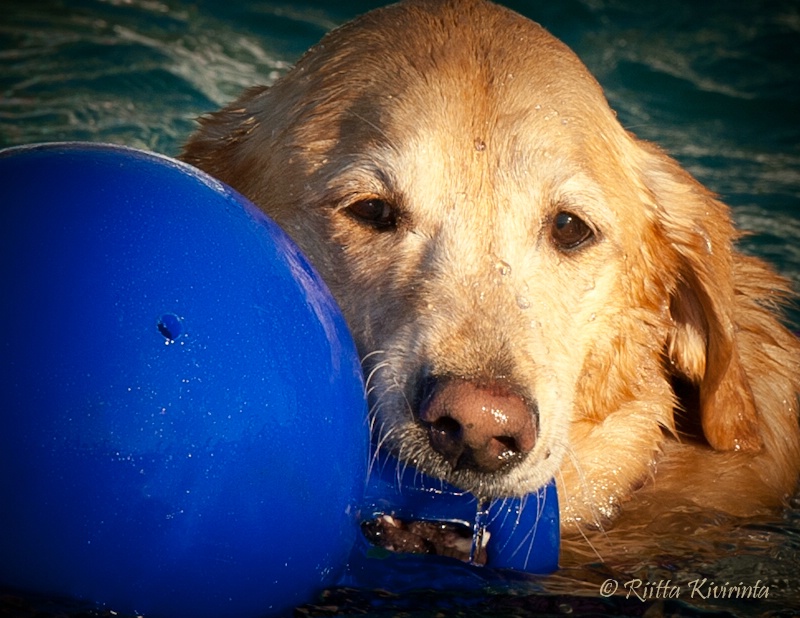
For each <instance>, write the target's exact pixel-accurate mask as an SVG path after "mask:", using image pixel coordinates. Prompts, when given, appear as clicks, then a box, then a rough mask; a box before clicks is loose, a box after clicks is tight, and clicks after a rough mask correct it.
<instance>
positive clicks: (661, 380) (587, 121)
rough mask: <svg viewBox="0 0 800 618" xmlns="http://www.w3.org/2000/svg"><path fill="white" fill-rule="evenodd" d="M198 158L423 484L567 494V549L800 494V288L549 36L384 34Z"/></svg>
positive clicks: (448, 21) (208, 130) (306, 65)
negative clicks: (620, 528) (258, 233)
mask: <svg viewBox="0 0 800 618" xmlns="http://www.w3.org/2000/svg"><path fill="white" fill-rule="evenodd" d="M184 159H185V160H186V161H188V162H190V163H192V164H194V165H196V166H198V167H200V168H202V169H204V170H206V171H208V172H210V173H211V174H212V175H214V176H216V177H217V178H219V179H221V180H223V181H224V182H226V183H228V184H230V185H232V186H233V187H234V188H236V189H238V190H239V191H240V192H241V193H243V194H244V195H245V196H247V197H248V198H250V199H251V200H252V201H254V202H255V203H256V204H258V205H259V206H260V207H261V208H263V209H264V210H265V211H266V212H267V213H268V214H269V215H271V216H272V217H273V218H274V219H275V220H277V222H278V223H279V224H280V225H281V226H282V227H283V228H284V229H285V230H286V231H287V232H288V233H289V234H290V235H291V236H292V237H293V238H294V240H295V241H296V242H297V243H298V244H299V245H300V246H301V248H302V249H303V250H304V251H305V252H306V254H307V255H308V256H309V257H310V259H311V260H312V262H313V263H314V264H315V266H316V267H317V269H318V270H319V271H320V273H321V274H322V276H323V278H324V279H325V281H326V282H327V283H328V285H329V286H330V288H331V290H332V291H333V294H334V295H335V297H336V299H337V300H338V302H339V304H340V306H341V308H342V310H343V312H344V315H345V317H346V318H347V320H348V322H349V325H350V327H351V329H352V332H353V335H354V337H355V340H356V342H357V344H358V347H359V351H360V353H361V355H362V356H363V364H364V370H365V375H366V376H367V377H368V381H367V384H368V390H369V397H370V407H371V421H372V427H373V431H374V432H375V435H376V441H377V443H379V444H380V447H381V448H383V449H389V450H391V451H392V452H394V453H395V454H397V456H398V457H399V458H400V459H401V460H403V461H406V462H410V463H412V464H413V465H415V466H417V467H418V468H420V469H422V470H424V471H426V472H427V473H428V474H430V475H433V476H437V477H441V478H443V479H446V480H448V481H450V482H451V483H453V484H455V485H457V486H459V487H462V488H464V489H467V490H470V491H472V492H474V493H476V494H477V495H479V496H485V497H492V496H508V495H513V496H517V495H523V494H526V493H528V492H530V491H532V490H535V489H536V488H538V487H540V486H541V485H543V484H544V483H546V482H547V481H548V480H549V479H551V478H553V477H555V479H556V481H557V484H558V489H559V495H560V501H561V511H562V525H563V527H564V529H565V531H570V530H577V529H581V528H586V527H598V526H604V525H607V524H608V522H609V521H611V520H613V519H614V518H615V517H617V515H618V512H619V511H620V510H623V511H624V510H625V509H627V508H634V507H635V506H636V504H637V503H640V502H641V501H642V500H646V502H647V504H650V505H653V508H656V509H669V508H672V507H673V506H675V505H677V504H695V505H699V506H700V507H702V508H707V509H713V510H718V511H722V512H726V513H732V514H734V515H737V516H746V515H752V514H757V513H760V512H763V511H764V510H765V509H770V508H774V507H777V506H779V505H781V504H782V503H784V501H785V500H786V499H787V497H788V496H789V495H790V494H791V493H792V492H793V491H794V489H795V485H796V482H797V476H798V468H799V467H800V440H799V437H800V433H799V432H798V421H797V399H798V390H800V376H798V368H799V367H800V345H798V341H797V339H796V338H795V337H794V335H792V334H791V333H790V332H789V331H788V330H787V329H785V328H784V327H783V326H782V325H781V324H780V323H779V321H778V318H777V317H776V315H777V312H778V309H779V306H780V304H781V302H782V301H783V299H784V297H785V296H786V295H787V294H788V290H787V286H786V284H785V282H784V281H783V280H781V279H780V278H779V277H778V276H776V275H775V274H773V273H772V272H771V271H770V270H769V269H768V268H767V267H766V266H765V265H764V264H763V263H762V262H760V261H759V260H757V259H755V258H752V257H746V256H744V255H742V254H740V253H738V252H737V251H736V249H735V248H734V242H735V240H736V238H737V232H736V231H735V230H734V228H733V226H732V223H731V217H730V213H729V210H728V208H727V207H726V206H725V205H724V204H722V203H721V202H720V201H718V200H717V199H716V198H715V196H714V195H712V194H711V193H710V192H709V191H708V190H706V189H705V188H703V187H702V186H701V185H700V184H699V183H698V182H697V181H696V180H695V179H694V178H692V177H691V176H690V175H689V174H688V173H687V172H686V171H684V170H683V169H682V168H681V167H680V166H679V165H678V164H677V163H676V162H675V161H674V160H672V159H671V158H669V157H668V156H667V155H665V154H664V153H663V152H662V151H660V150H659V149H658V148H657V147H655V146H653V145H651V144H648V143H645V142H642V141H640V140H638V139H637V138H636V137H635V136H633V135H632V134H630V133H629V132H627V131H626V130H624V129H623V128H622V127H621V126H620V124H619V123H618V121H617V120H616V117H615V114H614V113H613V112H612V111H611V109H610V108H609V105H608V103H607V102H606V100H605V98H604V95H603V92H602V90H601V88H600V86H599V85H598V84H597V82H596V81H595V79H594V78H593V77H592V76H591V75H590V74H589V73H588V71H587V69H586V68H585V67H584V66H583V64H582V63H581V62H580V60H579V59H578V58H577V57H576V56H575V55H574V54H573V53H572V52H571V51H570V50H569V49H568V48H567V47H566V46H564V45H563V44H562V43H561V42H559V41H558V40H556V39H555V38H554V37H552V36H551V35H550V34H548V33H547V32H546V31H545V30H544V29H542V28H541V27H540V26H538V25H537V24H535V23H533V22H532V21H529V20H528V19H525V18H523V17H521V16H520V15H518V14H516V13H514V12H512V11H510V10H507V9H504V8H501V7H499V6H496V5H493V4H491V3H489V2H484V1H482V0H443V1H427V2H426V1H416V2H415V1H410V2H403V3H400V4H397V5H393V6H390V7H386V8H383V9H379V10H376V11H373V12H371V13H368V14H366V15H365V16H363V17H361V18H359V19H357V20H355V21H353V22H351V23H349V24H347V25H345V26H343V27H341V28H339V29H337V30H335V31H333V32H331V33H330V34H328V35H327V36H326V37H325V38H324V39H323V40H322V41H321V42H320V43H319V44H318V45H317V46H315V47H313V48H312V49H311V50H310V51H309V52H308V53H306V54H305V56H303V58H302V59H301V60H300V61H299V62H298V64H297V65H296V66H295V67H294V69H293V70H291V71H290V72H289V73H288V74H287V75H285V76H284V77H282V78H281V79H279V80H278V81H277V82H276V83H275V84H274V85H273V86H271V87H269V88H267V87H257V88H253V89H251V90H249V91H247V92H246V93H244V95H243V96H242V97H241V98H240V99H239V100H237V101H236V102H234V103H232V104H231V105H229V106H228V107H226V108H225V109H222V110H221V111H217V112H215V113H212V114H210V115H208V116H206V117H204V118H202V119H201V127H200V129H199V130H198V131H197V133H196V134H195V135H193V136H192V137H191V139H190V140H189V142H188V144H187V145H186V148H185V152H184Z"/></svg>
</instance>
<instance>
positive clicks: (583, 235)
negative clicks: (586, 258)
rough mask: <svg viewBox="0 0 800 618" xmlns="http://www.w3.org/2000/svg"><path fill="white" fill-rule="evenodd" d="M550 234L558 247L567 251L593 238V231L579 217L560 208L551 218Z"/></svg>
mask: <svg viewBox="0 0 800 618" xmlns="http://www.w3.org/2000/svg"><path fill="white" fill-rule="evenodd" d="M550 236H551V237H552V239H553V242H554V243H555V244H556V246H557V247H558V248H559V249H561V250H564V251H569V250H572V249H577V248H578V247H580V246H581V245H583V244H585V243H586V242H588V241H589V240H591V239H592V238H594V232H593V231H592V228H590V227H589V226H588V225H587V224H586V223H585V222H584V221H583V220H582V219H581V218H580V217H578V216H576V215H574V214H572V213H571V212H567V211H565V210H562V211H561V212H559V213H558V214H557V215H556V216H555V218H554V219H553V223H552V226H551V228H550Z"/></svg>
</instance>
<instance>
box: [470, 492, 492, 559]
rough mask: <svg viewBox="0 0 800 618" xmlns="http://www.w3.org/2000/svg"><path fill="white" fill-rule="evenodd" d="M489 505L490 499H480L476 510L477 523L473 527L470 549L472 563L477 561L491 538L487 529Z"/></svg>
mask: <svg viewBox="0 0 800 618" xmlns="http://www.w3.org/2000/svg"><path fill="white" fill-rule="evenodd" d="M489 505H490V501H489V500H487V499H485V498H481V499H478V509H477V511H476V512H475V525H474V526H473V528H472V546H471V547H470V550H469V561H470V563H474V562H475V559H476V558H477V557H478V554H479V553H480V551H481V550H482V549H483V548H484V547H485V546H486V543H487V542H488V540H489V533H488V532H487V531H486V526H487V524H488V523H489Z"/></svg>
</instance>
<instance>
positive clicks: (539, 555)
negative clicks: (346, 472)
mask: <svg viewBox="0 0 800 618" xmlns="http://www.w3.org/2000/svg"><path fill="white" fill-rule="evenodd" d="M365 511H367V512H369V513H371V514H373V515H379V514H388V515H392V516H396V517H398V518H399V519H401V520H402V519H409V520H431V521H446V522H457V523H460V524H463V525H465V526H468V527H470V528H473V529H477V528H483V529H485V531H486V532H488V533H489V543H488V545H487V566H489V567H491V568H496V569H514V570H517V571H524V572H527V573H534V574H542V573H552V572H553V571H555V570H556V569H557V567H558V553H559V548H560V528H559V514H558V495H557V493H556V487H555V484H554V483H550V484H549V485H547V486H546V487H544V488H542V489H541V490H539V491H538V492H536V493H532V494H529V495H527V496H525V497H524V498H504V499H494V500H492V501H490V502H489V503H488V504H479V502H478V500H477V498H476V497H475V496H474V495H473V494H471V493H469V492H465V491H462V490H459V489H457V488H455V487H453V486H452V485H449V484H447V483H445V482H444V481H441V480H439V479H434V478H432V477H429V476H426V475H425V474H423V473H421V472H419V471H418V470H416V469H414V468H413V467H410V466H407V465H403V464H401V463H399V462H398V461H397V460H396V459H394V458H391V457H388V458H380V459H378V460H377V461H376V462H375V463H374V464H373V465H372V466H371V470H370V475H369V480H368V482H367V488H366V492H365Z"/></svg>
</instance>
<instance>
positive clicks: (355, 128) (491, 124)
mask: <svg viewBox="0 0 800 618" xmlns="http://www.w3.org/2000/svg"><path fill="white" fill-rule="evenodd" d="M298 69H299V75H298V77H299V76H301V75H302V76H306V77H307V78H308V79H309V80H310V81H311V82H315V83H314V85H313V89H314V90H315V92H316V95H315V97H314V99H315V100H316V101H317V103H321V105H320V107H318V108H317V112H316V114H318V115H319V116H323V115H324V113H323V112H321V111H320V110H321V109H322V108H325V106H326V105H330V106H332V109H331V112H330V113H331V115H335V116H337V117H339V118H340V119H341V121H340V123H339V124H338V125H337V129H336V130H337V133H338V135H339V137H340V138H345V142H347V143H348V145H350V144H353V143H356V144H358V147H359V148H362V147H363V148H364V149H369V147H370V146H375V145H377V146H379V147H380V149H381V150H383V151H384V152H386V151H394V152H395V153H400V154H402V155H406V156H407V155H408V154H410V153H414V154H415V156H416V158H415V159H414V160H413V161H411V162H410V164H416V166H417V167H418V166H419V165H422V166H423V167H424V168H427V169H431V168H430V165H429V161H428V159H431V160H434V159H435V163H436V167H439V168H442V167H448V166H449V167H451V168H452V167H456V168H464V166H469V167H473V166H474V165H478V166H489V167H495V168H498V169H502V170H506V171H507V172H508V173H511V174H512V175H514V174H515V173H516V172H517V171H518V172H520V173H521V174H522V175H525V174H527V173H528V172H529V171H530V170H531V169H533V168H537V169H540V170H542V169H546V168H547V167H548V166H549V165H550V164H552V165H553V166H556V167H559V166H560V169H561V175H562V176H563V175H564V171H565V170H564V167H565V165H567V164H572V166H573V167H575V166H579V165H580V163H581V160H583V162H584V163H586V164H590V161H591V160H590V159H589V158H588V157H585V156H583V155H582V151H584V150H586V149H589V148H591V149H595V150H596V149H597V148H602V147H603V140H604V139H605V137H604V136H607V135H610V134H621V133H623V131H622V129H621V127H619V125H618V123H617V122H616V119H615V117H614V115H613V112H611V110H610V109H609V107H608V105H607V103H606V100H605V97H604V95H603V93H602V90H601V89H600V87H599V85H598V84H597V82H596V81H595V80H594V78H593V77H592V76H591V74H590V73H589V72H588V70H587V69H586V68H585V67H584V65H583V63H582V62H581V61H580V60H579V59H578V58H577V56H576V55H575V54H574V53H573V52H572V51H571V50H570V49H569V48H568V47H566V46H565V45H564V44H563V43H561V42H560V41H558V40H557V39H556V38H555V37H553V36H552V35H550V34H549V33H548V32H547V31H546V30H545V29H544V28H542V27H541V26H539V25H538V24H536V23H534V22H532V21H531V20H529V19H527V18H525V17H523V16H521V15H518V14H516V13H514V12H512V11H510V10H508V9H505V8H503V7H499V6H497V5H494V4H491V3H488V2H483V1H481V0H477V1H476V0H459V1H458V2H454V1H440V2H406V3H400V4H398V5H393V6H391V7H387V8H384V9H379V10H377V11H373V12H371V13H368V14H367V15H365V16H363V17H362V18H360V19H358V20H356V21H354V22H351V23H350V24H348V25H346V26H345V27H343V28H341V29H339V30H337V31H334V32H332V33H331V34H329V35H328V36H327V37H326V38H325V39H324V40H323V41H322V43H321V44H320V46H318V47H317V48H315V49H312V50H311V52H310V53H309V54H308V56H307V57H306V58H304V59H303V60H302V61H301V63H300V64H299V65H298ZM317 80H319V83H316V82H317ZM309 85H311V84H309ZM326 93H328V94H326ZM331 137H332V138H333V139H336V138H335V137H333V136H331ZM589 142H592V143H589ZM605 158H607V157H605V156H601V157H600V159H605ZM399 164H402V165H405V162H401V163H399ZM434 169H435V168H434ZM479 176H480V174H477V175H476V174H471V175H470V177H479Z"/></svg>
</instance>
